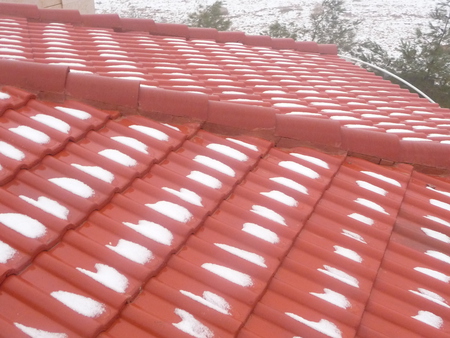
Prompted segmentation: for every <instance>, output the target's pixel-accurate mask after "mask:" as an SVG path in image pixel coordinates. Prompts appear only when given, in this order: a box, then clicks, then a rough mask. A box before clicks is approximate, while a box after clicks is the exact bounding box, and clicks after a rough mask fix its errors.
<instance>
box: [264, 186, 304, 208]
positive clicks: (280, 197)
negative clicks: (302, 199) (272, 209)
mask: <svg viewBox="0 0 450 338" xmlns="http://www.w3.org/2000/svg"><path fill="white" fill-rule="evenodd" d="M260 194H261V195H263V196H266V197H269V198H271V199H274V200H275V201H278V202H280V203H283V204H286V205H287V206H290V207H296V206H298V202H297V201H296V200H295V198H293V197H291V196H289V195H286V194H285V193H284V192H281V191H278V190H271V191H269V192H260Z"/></svg>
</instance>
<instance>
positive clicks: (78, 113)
mask: <svg viewBox="0 0 450 338" xmlns="http://www.w3.org/2000/svg"><path fill="white" fill-rule="evenodd" d="M55 108H56V109H58V110H59V111H62V112H63V113H66V114H68V115H71V116H73V117H76V118H77V119H80V120H87V119H90V118H91V117H92V115H91V114H89V113H88V112H85V111H84V110H80V109H74V108H67V107H55Z"/></svg>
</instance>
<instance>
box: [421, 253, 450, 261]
mask: <svg viewBox="0 0 450 338" xmlns="http://www.w3.org/2000/svg"><path fill="white" fill-rule="evenodd" d="M425 254H426V255H428V256H431V257H433V258H436V259H439V260H440V261H442V262H445V263H447V264H450V256H449V255H446V254H444V253H442V252H439V251H435V250H427V251H426V252H425Z"/></svg>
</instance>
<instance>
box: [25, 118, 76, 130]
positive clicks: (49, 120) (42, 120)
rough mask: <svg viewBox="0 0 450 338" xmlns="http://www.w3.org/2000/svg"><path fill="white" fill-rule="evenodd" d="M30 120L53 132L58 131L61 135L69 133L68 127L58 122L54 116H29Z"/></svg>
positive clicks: (66, 124) (60, 121)
mask: <svg viewBox="0 0 450 338" xmlns="http://www.w3.org/2000/svg"><path fill="white" fill-rule="evenodd" d="M31 118H32V119H33V120H35V121H38V122H40V123H42V124H45V125H46V126H48V127H50V128H53V129H55V130H58V131H60V132H61V133H64V134H68V133H69V131H70V125H69V124H68V123H66V122H64V121H63V120H60V119H58V118H56V117H54V116H50V115H47V114H37V115H34V116H31Z"/></svg>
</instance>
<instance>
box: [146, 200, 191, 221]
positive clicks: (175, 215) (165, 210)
mask: <svg viewBox="0 0 450 338" xmlns="http://www.w3.org/2000/svg"><path fill="white" fill-rule="evenodd" d="M145 206H146V207H149V208H150V209H153V210H155V211H157V212H159V213H161V214H163V215H165V216H167V217H170V218H172V219H174V220H176V221H178V222H182V223H187V222H189V220H190V219H191V218H192V217H193V215H192V214H191V213H190V211H189V210H188V209H186V208H185V207H182V206H181V205H178V204H176V203H172V202H168V201H158V202H156V203H153V204H150V203H147V204H146V205H145Z"/></svg>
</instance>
